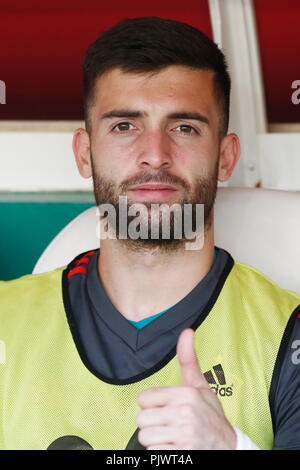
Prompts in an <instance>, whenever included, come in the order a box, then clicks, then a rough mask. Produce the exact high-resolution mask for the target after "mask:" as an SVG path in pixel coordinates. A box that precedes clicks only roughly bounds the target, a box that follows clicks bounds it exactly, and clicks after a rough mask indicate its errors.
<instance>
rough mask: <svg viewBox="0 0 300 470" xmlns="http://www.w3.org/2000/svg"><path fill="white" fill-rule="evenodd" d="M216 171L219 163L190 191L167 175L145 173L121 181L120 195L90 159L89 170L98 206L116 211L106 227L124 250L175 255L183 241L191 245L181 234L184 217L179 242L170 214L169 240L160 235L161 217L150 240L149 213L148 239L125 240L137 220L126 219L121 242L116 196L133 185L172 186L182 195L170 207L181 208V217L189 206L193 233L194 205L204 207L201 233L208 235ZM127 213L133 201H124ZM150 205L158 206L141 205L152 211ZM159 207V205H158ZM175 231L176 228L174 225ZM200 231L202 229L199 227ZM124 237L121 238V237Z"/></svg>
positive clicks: (176, 178)
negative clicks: (188, 205) (123, 246)
mask: <svg viewBox="0 0 300 470" xmlns="http://www.w3.org/2000/svg"><path fill="white" fill-rule="evenodd" d="M218 167H219V159H218V161H217V164H216V166H215V168H214V171H213V172H212V174H211V175H210V176H209V177H202V176H201V177H198V178H197V179H196V180H195V182H194V185H193V188H191V187H190V185H188V184H187V183H186V182H185V181H184V180H183V179H181V178H179V177H177V176H176V177H175V176H173V175H169V174H168V173H167V172H166V171H162V170H160V171H159V172H156V173H155V174H154V173H151V172H144V173H142V174H139V175H138V176H136V177H131V178H129V179H127V180H126V181H124V182H123V183H122V184H121V186H120V188H119V191H118V189H117V188H116V184H115V183H114V181H113V180H108V179H107V178H103V177H100V175H98V174H97V172H96V170H95V167H94V163H93V159H92V169H93V186H94V195H95V200H96V204H97V206H100V205H102V204H110V205H112V206H113V207H114V209H115V214H116V218H115V219H114V220H112V219H110V220H109V224H110V226H111V228H112V229H113V231H114V232H115V234H116V238H117V239H119V240H120V241H122V242H123V243H124V244H126V246H127V247H128V248H129V249H130V250H132V251H144V250H154V249H159V250H161V251H164V252H170V251H176V250H179V249H181V248H182V246H183V244H184V243H185V242H186V241H191V240H190V239H188V240H187V238H186V235H187V234H186V232H184V227H183V217H182V231H181V233H182V234H183V233H185V236H182V237H181V238H179V239H178V238H175V227H176V225H175V224H176V223H177V222H176V214H175V215H174V213H173V212H172V211H171V212H170V216H171V217H170V237H169V238H165V237H163V234H162V222H161V217H160V219H159V227H158V238H152V237H151V215H150V213H149V211H148V236H147V238H141V237H140V238H137V239H132V238H131V237H130V236H128V227H129V225H130V223H131V222H132V220H133V219H135V217H136V216H130V215H128V212H127V214H125V216H127V218H126V220H127V233H126V234H125V235H127V237H126V238H125V239H124V238H123V237H122V238H119V236H120V226H119V220H120V219H119V218H120V217H123V216H124V212H122V214H121V215H120V206H119V196H125V195H126V191H127V190H128V189H129V188H130V187H132V186H133V185H137V184H142V183H147V182H149V181H151V182H154V181H159V182H161V183H167V184H173V185H175V186H176V187H179V188H183V190H184V194H183V197H182V198H181V199H180V200H178V201H173V202H172V203H171V204H170V206H172V204H173V203H176V204H179V205H180V206H181V213H182V214H183V213H184V210H185V206H184V205H185V204H191V215H192V220H191V230H192V231H193V232H195V230H199V227H197V218H196V205H197V204H204V232H205V231H207V230H208V229H209V228H210V226H211V223H212V216H213V213H212V209H213V206H214V202H215V198H216V192H217V185H218ZM127 203H128V205H127V211H128V210H129V209H130V207H131V206H132V204H134V202H133V201H130V199H128V201H127ZM151 204H158V203H157V202H154V201H153V202H151V201H147V202H143V205H144V206H146V207H147V208H148V209H150V208H151ZM160 204H161V203H159V205H160ZM177 227H178V225H177ZM202 228H203V227H202ZM123 235H124V234H123Z"/></svg>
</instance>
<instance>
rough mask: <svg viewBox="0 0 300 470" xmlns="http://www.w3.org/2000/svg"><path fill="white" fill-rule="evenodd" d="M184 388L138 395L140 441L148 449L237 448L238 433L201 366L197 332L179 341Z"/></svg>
mask: <svg viewBox="0 0 300 470" xmlns="http://www.w3.org/2000/svg"><path fill="white" fill-rule="evenodd" d="M177 357H178V360H179V364H180V368H181V373H182V379H183V385H182V386H178V387H154V388H150V389H147V390H143V391H142V392H141V393H140V394H139V396H138V403H139V405H140V407H141V408H142V411H140V412H139V413H138V415H137V424H138V426H139V428H140V431H139V434H138V439H139V441H140V443H141V444H142V445H143V446H145V447H146V448H147V449H148V450H167V449H168V450H173V449H177V450H178V449H179V450H187V449H188V450H198V449H235V447H236V434H235V431H234V429H233V427H232V426H231V425H230V423H229V422H228V420H227V419H226V417H225V415H224V411H223V408H222V405H221V403H220V401H219V399H218V398H217V396H216V394H215V393H214V392H213V391H211V390H210V387H209V385H208V383H207V381H206V379H205V377H204V375H203V373H202V371H201V369H200V367H199V364H198V361H197V357H196V353H195V350H194V331H193V330H192V329H189V328H188V329H186V330H184V331H183V332H182V333H181V334H180V336H179V339H178V343H177Z"/></svg>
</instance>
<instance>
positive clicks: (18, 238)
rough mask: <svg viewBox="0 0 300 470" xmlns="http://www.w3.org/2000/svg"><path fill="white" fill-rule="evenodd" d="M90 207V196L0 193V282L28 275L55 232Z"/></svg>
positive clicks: (92, 200)
mask: <svg viewBox="0 0 300 470" xmlns="http://www.w3.org/2000/svg"><path fill="white" fill-rule="evenodd" d="M93 205H95V202H94V198H93V194H92V193H80V192H79V193H0V279H1V280H9V279H15V278H17V277H20V276H23V275H24V274H29V273H31V272H32V270H33V267H34V265H35V263H36V262H37V260H38V258H39V257H40V255H41V254H42V252H43V251H44V249H45V248H46V246H47V245H48V244H49V243H50V241H51V240H52V239H53V238H54V237H55V236H56V235H57V233H58V232H59V231H60V230H61V229H62V228H63V227H64V226H65V225H67V224H68V223H69V222H70V221H71V220H72V219H74V218H75V217H76V216H77V215H78V214H80V213H81V212H83V211H84V210H86V209H87V208H88V207H91V206H93Z"/></svg>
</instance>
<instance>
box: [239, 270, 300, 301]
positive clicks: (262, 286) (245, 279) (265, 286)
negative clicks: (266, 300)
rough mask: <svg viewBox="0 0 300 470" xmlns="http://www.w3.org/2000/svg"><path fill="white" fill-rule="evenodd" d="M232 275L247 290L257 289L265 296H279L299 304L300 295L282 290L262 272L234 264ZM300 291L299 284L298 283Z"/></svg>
mask: <svg viewBox="0 0 300 470" xmlns="http://www.w3.org/2000/svg"><path fill="white" fill-rule="evenodd" d="M233 274H234V275H235V277H236V278H238V280H239V281H240V283H241V285H242V286H243V287H245V288H247V289H249V290H252V289H256V290H257V289H258V291H261V292H262V293H264V294H265V295H271V296H272V297H274V296H279V297H280V298H282V297H285V298H287V299H290V300H291V301H292V302H298V304H300V294H298V293H296V292H293V291H291V290H287V289H283V288H282V287H280V286H279V285H278V284H277V283H276V282H274V281H273V280H272V279H271V278H270V277H268V276H267V275H266V274H264V273H263V272H261V271H259V270H258V269H256V268H254V267H253V266H250V265H248V264H245V263H241V262H235V263H234V266H233ZM299 289H300V282H299Z"/></svg>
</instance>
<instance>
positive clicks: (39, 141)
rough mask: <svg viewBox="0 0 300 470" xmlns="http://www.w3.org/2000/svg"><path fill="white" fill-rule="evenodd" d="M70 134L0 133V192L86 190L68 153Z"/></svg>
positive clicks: (89, 183) (86, 184)
mask: <svg viewBox="0 0 300 470" xmlns="http://www.w3.org/2000/svg"><path fill="white" fill-rule="evenodd" d="M72 136H73V133H72V132H55V131H53V132H52V131H50V132H36V131H35V132H34V131H26V132H20V131H0V191H74V190H75V191H78V190H79V191H88V190H92V181H91V178H89V179H84V178H82V177H81V176H80V175H79V173H78V170H77V167H76V163H75V159H74V156H73V151H72Z"/></svg>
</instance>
